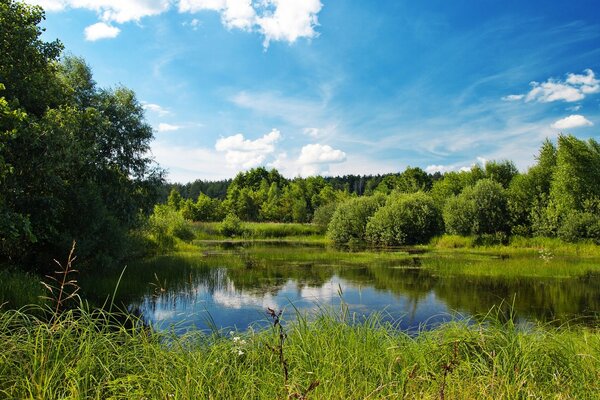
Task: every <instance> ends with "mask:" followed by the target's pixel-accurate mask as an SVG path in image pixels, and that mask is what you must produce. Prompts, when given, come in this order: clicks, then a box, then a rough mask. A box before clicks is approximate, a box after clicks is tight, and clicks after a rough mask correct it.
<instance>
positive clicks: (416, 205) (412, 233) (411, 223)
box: [366, 192, 442, 246]
mask: <svg viewBox="0 0 600 400" xmlns="http://www.w3.org/2000/svg"><path fill="white" fill-rule="evenodd" d="M441 225H442V223H441V215H440V212H439V210H438V209H437V207H436V206H435V203H434V201H433V199H432V198H431V197H430V196H429V195H427V194H425V193H422V192H417V193H413V194H405V195H400V196H398V197H394V198H391V199H390V200H389V201H388V204H386V205H385V206H383V207H381V208H380V209H379V210H377V212H376V213H375V214H374V215H373V216H372V217H371V219H370V220H369V222H368V223H367V230H366V238H367V241H369V242H370V243H371V244H375V245H382V246H394V245H407V244H408V245H410V244H422V243H427V242H428V241H429V240H430V239H431V238H432V237H434V236H435V235H436V234H438V233H439V232H440V230H441Z"/></svg>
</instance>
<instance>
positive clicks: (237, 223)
mask: <svg viewBox="0 0 600 400" xmlns="http://www.w3.org/2000/svg"><path fill="white" fill-rule="evenodd" d="M219 232H220V233H221V234H222V235H224V236H227V237H234V236H242V235H243V234H244V228H243V226H242V221H241V220H240V219H239V217H238V216H237V215H235V214H234V213H229V214H227V216H226V217H225V219H223V222H221V225H220V226H219Z"/></svg>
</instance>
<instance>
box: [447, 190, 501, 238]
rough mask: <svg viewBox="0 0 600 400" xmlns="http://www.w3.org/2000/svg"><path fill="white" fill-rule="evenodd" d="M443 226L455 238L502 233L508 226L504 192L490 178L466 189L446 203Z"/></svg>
mask: <svg viewBox="0 0 600 400" xmlns="http://www.w3.org/2000/svg"><path fill="white" fill-rule="evenodd" d="M444 223H445V225H446V230H447V231H448V232H449V233H454V234H459V235H469V234H471V235H483V234H495V233H506V232H507V230H508V227H509V225H508V208H507V201H506V194H505V193H504V189H503V188H502V186H501V185H500V184H499V183H498V182H494V181H492V180H491V179H482V180H480V181H478V182H477V183H476V184H475V186H469V187H467V188H466V189H465V190H463V192H462V193H461V194H459V195H458V196H456V197H454V198H453V199H451V200H449V201H448V202H447V204H446V207H445V208H444Z"/></svg>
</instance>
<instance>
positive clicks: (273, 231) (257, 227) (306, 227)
mask: <svg viewBox="0 0 600 400" xmlns="http://www.w3.org/2000/svg"><path fill="white" fill-rule="evenodd" d="M220 225H221V223H220V222H197V223H194V224H193V229H194V233H195V236H196V239H197V240H200V241H202V240H232V239H231V238H228V237H226V236H224V235H223V234H221V233H220V231H219V227H220ZM242 230H243V232H244V233H243V234H242V235H239V236H237V237H236V238H234V239H233V240H261V239H289V240H304V241H322V242H324V241H325V237H324V232H323V229H322V228H321V227H319V226H318V225H314V224H300V223H275V222H243V223H242Z"/></svg>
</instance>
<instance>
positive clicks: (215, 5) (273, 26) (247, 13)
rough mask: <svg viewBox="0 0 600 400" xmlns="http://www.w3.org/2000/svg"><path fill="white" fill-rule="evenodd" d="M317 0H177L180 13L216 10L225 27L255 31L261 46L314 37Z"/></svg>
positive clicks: (316, 19)
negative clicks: (258, 0)
mask: <svg viewBox="0 0 600 400" xmlns="http://www.w3.org/2000/svg"><path fill="white" fill-rule="evenodd" d="M322 7H323V4H321V1H320V0H262V1H260V2H257V3H255V4H253V3H252V1H251V0H180V2H179V7H178V8H179V12H182V13H184V12H187V13H196V12H200V11H217V12H219V13H220V14H221V21H222V23H223V25H225V26H226V27H227V28H228V29H234V28H236V29H241V30H245V31H258V32H260V33H262V34H263V35H264V42H263V44H264V46H265V47H268V46H269V43H270V42H271V41H283V42H288V43H294V42H295V41H296V40H298V39H299V38H309V39H310V38H314V37H316V36H317V32H316V31H315V27H316V26H317V25H318V17H317V15H318V13H319V12H320V11H321V8H322Z"/></svg>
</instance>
